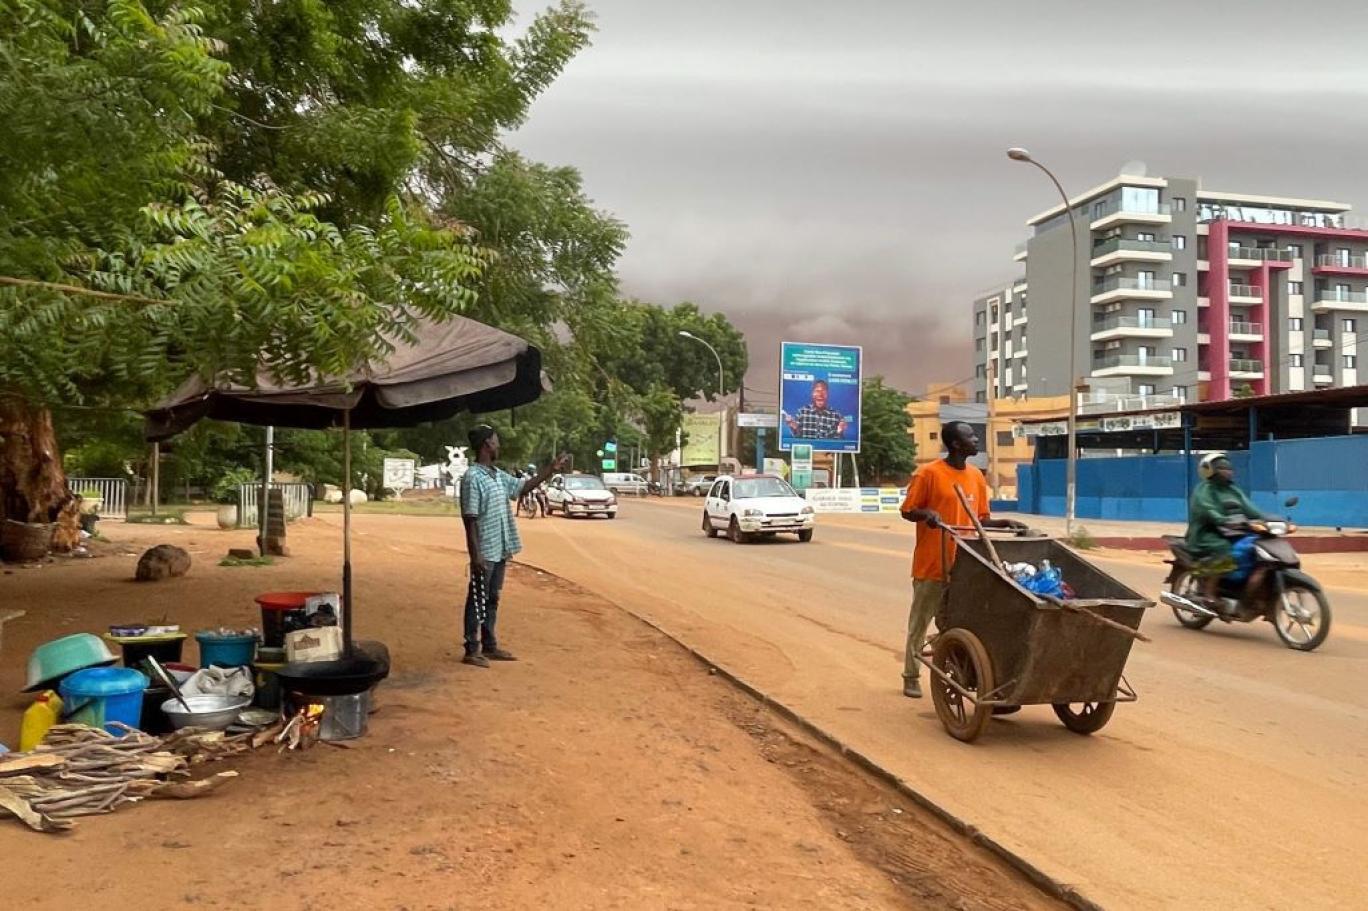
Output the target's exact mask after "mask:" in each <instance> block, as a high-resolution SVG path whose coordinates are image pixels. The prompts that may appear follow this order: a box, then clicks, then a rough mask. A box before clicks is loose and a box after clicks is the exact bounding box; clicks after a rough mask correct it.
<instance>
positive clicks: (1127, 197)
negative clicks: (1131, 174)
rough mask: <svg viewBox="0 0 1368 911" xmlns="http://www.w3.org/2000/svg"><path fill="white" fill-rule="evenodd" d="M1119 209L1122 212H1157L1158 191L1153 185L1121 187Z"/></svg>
mask: <svg viewBox="0 0 1368 911" xmlns="http://www.w3.org/2000/svg"><path fill="white" fill-rule="evenodd" d="M1121 210H1122V211H1123V212H1143V213H1147V214H1151V215H1153V214H1157V213H1158V211H1159V191H1158V190H1156V189H1155V188H1154V187H1122V188H1121Z"/></svg>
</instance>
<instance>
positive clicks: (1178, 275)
mask: <svg viewBox="0 0 1368 911" xmlns="http://www.w3.org/2000/svg"><path fill="white" fill-rule="evenodd" d="M1173 287H1175V288H1186V287H1187V273H1186V272H1175V273H1173Z"/></svg>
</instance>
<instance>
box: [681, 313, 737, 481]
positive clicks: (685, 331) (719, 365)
mask: <svg viewBox="0 0 1368 911" xmlns="http://www.w3.org/2000/svg"><path fill="white" fill-rule="evenodd" d="M679 334H680V335H681V336H682V337H683V338H691V339H693V340H694V341H696V342H698V343H699V344H700V345H704V346H706V347H707V349H708V350H709V351H711V352H712V354H713V357H715V358H717V401H718V402H719V403H721V401H722V390H723V389H725V388H726V384H725V383H723V381H722V356H721V355H720V354H718V353H717V349H716V348H714V347H713V346H712V345H709V344H708V343H707V342H706V341H704V340H703V339H701V338H699V337H698V336H696V335H694V334H693V333H692V332H690V331H689V330H688V329H680V330H679ZM723 407H724V409H725V406H723ZM723 413H724V414H725V410H724V412H723ZM717 473H718V474H721V473H722V415H718V417H717Z"/></svg>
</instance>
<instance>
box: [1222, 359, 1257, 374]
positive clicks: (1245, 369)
mask: <svg viewBox="0 0 1368 911" xmlns="http://www.w3.org/2000/svg"><path fill="white" fill-rule="evenodd" d="M1230 372H1231V373H1263V361H1256V360H1253V359H1252V358H1247V357H1232V358H1231V359H1230Z"/></svg>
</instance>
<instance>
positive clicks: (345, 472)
mask: <svg viewBox="0 0 1368 911" xmlns="http://www.w3.org/2000/svg"><path fill="white" fill-rule="evenodd" d="M351 480H352V470H351V411H350V410H347V411H344V412H342V641H343V654H345V655H346V656H347V657H351V653H352V567H351V513H352V508H351Z"/></svg>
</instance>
